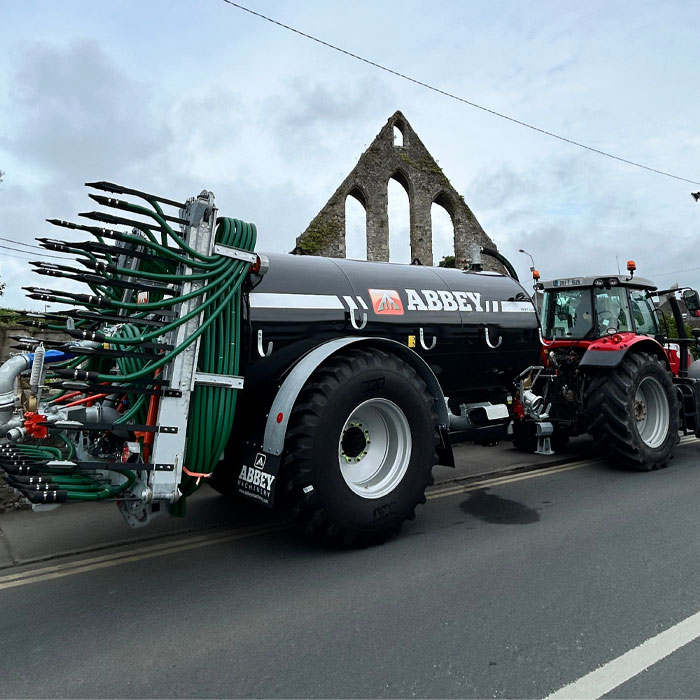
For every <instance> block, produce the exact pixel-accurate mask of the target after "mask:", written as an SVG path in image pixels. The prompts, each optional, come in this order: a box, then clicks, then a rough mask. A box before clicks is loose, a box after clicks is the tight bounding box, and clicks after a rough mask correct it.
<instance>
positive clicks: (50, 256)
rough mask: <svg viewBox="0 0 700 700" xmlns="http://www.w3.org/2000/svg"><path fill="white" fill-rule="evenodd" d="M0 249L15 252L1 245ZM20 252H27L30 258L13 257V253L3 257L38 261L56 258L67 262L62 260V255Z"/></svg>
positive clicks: (5, 254) (64, 259)
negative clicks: (39, 259) (38, 259)
mask: <svg viewBox="0 0 700 700" xmlns="http://www.w3.org/2000/svg"><path fill="white" fill-rule="evenodd" d="M3 240H4V239H3ZM0 248H4V249H5V250H15V249H14V248H10V246H7V245H0ZM19 252H20V253H25V252H26V254H27V256H28V257H26V258H25V257H23V256H21V255H13V254H12V253H3V254H2V257H3V258H18V259H19V260H36V258H56V259H57V260H63V261H66V258H62V257H61V256H60V255H49V254H48V253H30V252H29V251H28V250H27V251H24V250H21V251H19Z"/></svg>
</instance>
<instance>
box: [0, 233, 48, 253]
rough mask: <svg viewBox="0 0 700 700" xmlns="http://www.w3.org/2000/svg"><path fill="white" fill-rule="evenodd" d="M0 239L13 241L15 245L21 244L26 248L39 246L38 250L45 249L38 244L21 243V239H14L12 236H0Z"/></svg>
mask: <svg viewBox="0 0 700 700" xmlns="http://www.w3.org/2000/svg"><path fill="white" fill-rule="evenodd" d="M0 241H7V242H8V243H14V244H15V245H23V246H25V247H27V248H39V250H46V249H45V248H43V247H42V246H40V245H33V244H32V243H22V241H15V240H14V239H13V238H3V237H2V236H0Z"/></svg>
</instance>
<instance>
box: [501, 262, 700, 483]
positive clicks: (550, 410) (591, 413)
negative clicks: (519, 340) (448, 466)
mask: <svg viewBox="0 0 700 700" xmlns="http://www.w3.org/2000/svg"><path fill="white" fill-rule="evenodd" d="M628 270H629V273H630V274H629V275H620V274H617V275H603V276H598V277H575V278H568V279H555V280H551V281H548V282H537V283H536V290H537V291H538V292H539V294H541V302H540V304H539V307H540V316H541V328H542V338H541V341H542V345H543V348H542V356H543V363H542V365H543V366H541V367H532V368H530V369H529V370H527V371H526V372H524V373H523V374H522V375H521V376H520V381H519V386H518V391H517V392H516V403H515V413H516V416H517V419H516V420H515V421H514V425H513V440H514V443H515V445H516V447H518V448H520V449H525V450H528V451H533V450H536V451H537V452H540V453H545V454H550V453H551V448H552V446H554V448H555V449H556V448H557V447H559V448H561V447H562V446H564V445H565V444H566V442H567V441H568V439H569V437H570V436H571V437H573V436H576V435H582V434H585V433H589V434H590V435H591V437H592V438H593V439H594V441H595V442H596V444H597V447H598V448H599V450H600V452H601V453H602V455H603V456H604V457H605V458H606V459H608V460H610V461H613V462H616V463H619V464H624V465H627V466H631V467H633V468H637V469H642V470H649V469H657V468H659V467H662V466H664V465H665V464H666V462H667V460H668V459H669V458H670V456H671V453H672V451H673V448H674V446H675V445H676V443H677V442H678V432H679V430H681V429H682V430H684V431H685V432H687V431H689V430H692V431H694V432H696V434H698V431H700V411H699V409H698V401H697V399H696V397H697V396H698V386H699V385H700V379H698V377H700V368H695V367H694V366H691V367H690V369H689V350H688V346H689V344H690V343H691V342H696V341H695V340H691V339H690V338H687V337H685V335H686V334H685V331H684V328H685V325H684V321H683V317H682V313H681V310H680V306H679V303H678V300H677V299H676V295H675V292H676V291H680V290H665V291H661V292H659V291H657V288H656V287H655V286H654V285H653V284H652V283H651V282H650V281H649V280H645V279H642V278H639V277H634V270H635V265H634V263H633V262H630V263H628ZM664 295H667V296H668V298H669V301H670V304H671V309H672V312H673V316H674V320H675V321H676V326H677V328H678V329H679V331H678V335H680V336H682V337H680V338H670V337H669V332H668V328H667V325H668V324H664V326H665V327H664V329H663V330H662V328H661V324H660V316H661V314H660V312H659V310H658V309H657V307H656V306H655V304H654V302H653V300H652V297H658V296H664ZM682 297H683V301H684V302H685V304H686V306H687V307H688V310H689V311H690V313H691V314H694V312H695V311H696V310H697V309H698V308H700V303H699V299H698V294H697V292H695V291H694V290H690V289H686V290H685V291H683V293H682ZM698 334H700V332H698Z"/></svg>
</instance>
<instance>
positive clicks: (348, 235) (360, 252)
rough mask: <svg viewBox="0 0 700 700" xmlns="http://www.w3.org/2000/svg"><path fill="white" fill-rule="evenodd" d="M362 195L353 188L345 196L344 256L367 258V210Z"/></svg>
mask: <svg viewBox="0 0 700 700" xmlns="http://www.w3.org/2000/svg"><path fill="white" fill-rule="evenodd" d="M363 202H364V196H362V193H361V192H360V191H359V190H357V189H355V190H353V191H352V192H350V194H349V195H348V196H347V197H346V198H345V257H346V258H350V259H352V260H367V211H366V209H365V207H364V204H363Z"/></svg>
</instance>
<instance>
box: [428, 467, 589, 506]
mask: <svg viewBox="0 0 700 700" xmlns="http://www.w3.org/2000/svg"><path fill="white" fill-rule="evenodd" d="M597 463H598V460H595V459H585V460H582V461H580V462H572V463H569V464H564V465H561V466H558V467H549V468H546V467H545V468H543V469H536V470H535V471H530V472H525V473H523V474H510V475H506V476H497V477H494V478H492V479H482V480H481V481H472V482H469V483H466V484H458V485H455V486H448V487H446V488H442V489H441V488H437V489H435V490H434V491H430V492H429V493H428V494H426V498H427V499H428V500H429V501H430V500H433V499H435V498H445V497H447V496H454V495H455V494H458V493H466V492H467V491H477V490H479V489H485V488H489V487H491V486H501V485H503V484H512V483H515V482H516V481H525V480H526V479H536V478H538V477H540V476H548V475H550V474H559V473H560V472H568V471H571V470H572V469H581V468H582V467H589V466H592V465H593V464H597Z"/></svg>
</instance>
